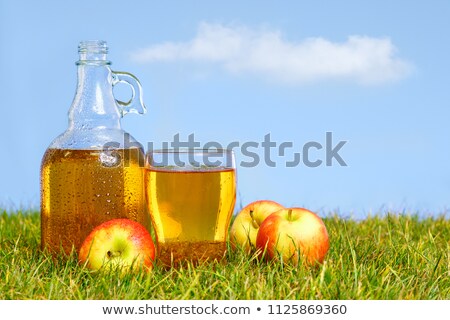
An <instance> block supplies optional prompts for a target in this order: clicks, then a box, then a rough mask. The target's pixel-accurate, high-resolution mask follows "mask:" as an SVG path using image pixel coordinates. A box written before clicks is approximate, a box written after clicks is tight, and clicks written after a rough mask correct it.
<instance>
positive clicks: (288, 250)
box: [256, 208, 330, 265]
mask: <svg viewBox="0 0 450 320" xmlns="http://www.w3.org/2000/svg"><path fill="white" fill-rule="evenodd" d="M329 246H330V244H329V239H328V233H327V229H326V227H325V224H324V223H323V221H322V219H320V218H319V217H318V216H317V215H316V214H315V213H313V212H311V211H309V210H307V209H304V208H289V209H282V210H279V211H277V212H274V213H272V214H271V215H270V216H268V217H267V218H266V219H265V220H264V222H263V223H262V224H261V226H260V227H259V231H258V235H257V237H256V247H257V248H258V249H260V250H261V254H264V256H265V257H267V258H270V259H280V260H282V261H283V262H291V263H293V264H297V263H299V262H300V263H303V264H305V265H315V264H318V263H322V262H323V260H324V258H325V255H326V253H327V251H328V248H329Z"/></svg>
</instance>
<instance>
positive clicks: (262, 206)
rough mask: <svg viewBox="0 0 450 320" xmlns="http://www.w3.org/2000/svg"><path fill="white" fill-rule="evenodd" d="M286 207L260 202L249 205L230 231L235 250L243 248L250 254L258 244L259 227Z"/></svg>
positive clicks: (272, 202)
mask: <svg viewBox="0 0 450 320" xmlns="http://www.w3.org/2000/svg"><path fill="white" fill-rule="evenodd" d="M283 208H284V207H283V206H282V205H281V204H279V203H277V202H274V201H270V200H259V201H255V202H252V203H250V204H248V205H247V206H246V207H244V208H243V209H242V210H241V211H240V212H239V213H238V215H237V216H236V218H235V220H234V222H233V225H232V226H231V229H230V242H231V245H232V247H233V248H236V247H238V246H240V247H242V248H243V249H244V250H245V251H246V252H247V253H250V252H251V251H252V250H253V249H254V248H255V244H256V235H257V233H258V229H259V226H260V225H261V223H262V222H263V221H264V219H265V218H266V217H267V216H269V215H270V214H271V213H273V212H275V211H278V210H280V209H283Z"/></svg>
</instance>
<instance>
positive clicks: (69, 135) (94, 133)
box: [48, 127, 142, 150]
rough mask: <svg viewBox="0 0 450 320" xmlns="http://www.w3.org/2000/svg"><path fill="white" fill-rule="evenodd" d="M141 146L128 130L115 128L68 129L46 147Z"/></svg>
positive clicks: (98, 147) (101, 147) (91, 148)
mask: <svg viewBox="0 0 450 320" xmlns="http://www.w3.org/2000/svg"><path fill="white" fill-rule="evenodd" d="M134 147H138V148H142V145H141V144H140V143H139V142H138V141H137V140H136V139H135V138H134V137H133V136H131V135H130V134H129V133H128V132H126V131H124V130H122V129H117V128H102V127H98V128H92V129H88V130H75V129H68V130H66V131H65V132H63V133H61V134H60V135H59V136H57V137H56V138H55V139H54V140H53V141H52V142H51V143H50V145H49V146H48V149H82V150H102V149H105V148H114V149H129V148H134Z"/></svg>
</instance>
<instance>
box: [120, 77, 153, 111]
mask: <svg viewBox="0 0 450 320" xmlns="http://www.w3.org/2000/svg"><path fill="white" fill-rule="evenodd" d="M119 82H122V83H126V84H128V85H129V86H130V87H131V91H132V96H131V99H130V100H129V101H127V102H125V101H121V100H117V99H115V100H116V103H117V106H118V107H119V111H120V115H121V116H122V117H123V116H124V115H126V114H127V113H138V114H144V113H146V112H147V108H146V107H145V105H144V100H143V98H142V86H141V83H140V82H139V80H138V79H137V78H136V77H135V76H133V75H132V74H131V73H128V72H120V71H112V85H113V87H114V86H115V85H116V84H118V83H119Z"/></svg>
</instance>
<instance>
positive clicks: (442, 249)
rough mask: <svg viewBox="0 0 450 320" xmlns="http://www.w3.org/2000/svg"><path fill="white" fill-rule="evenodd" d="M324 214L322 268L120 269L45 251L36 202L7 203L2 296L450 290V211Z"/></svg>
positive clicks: (303, 295)
mask: <svg viewBox="0 0 450 320" xmlns="http://www.w3.org/2000/svg"><path fill="white" fill-rule="evenodd" d="M324 221H325V224H326V226H327V229H328V232H329V235H330V243H331V247H330V251H329V252H328V255H327V258H326V260H325V262H324V264H323V265H322V266H320V267H318V268H317V269H305V268H303V267H292V266H289V265H281V264H279V263H267V262H260V261H258V260H257V259H256V258H255V257H249V256H247V255H245V254H244V253H242V252H229V253H228V256H227V258H228V262H227V263H224V264H207V265H202V266H198V267H195V268H194V267H188V268H185V269H178V270H175V269H173V270H169V271H167V270H163V269H161V268H159V267H156V268H155V269H154V270H153V271H152V272H151V273H150V274H145V273H138V274H126V275H125V276H123V277H119V276H118V275H117V274H114V273H110V274H98V273H92V272H90V271H89V270H87V269H86V268H83V267H82V266H80V265H78V264H77V261H76V258H75V257H74V256H71V257H61V258H58V259H56V260H54V259H52V258H51V257H50V256H48V255H46V254H43V253H42V252H40V249H39V242H40V222H39V213H38V212H14V213H11V214H7V213H6V212H3V213H0V299H450V271H449V269H450V221H449V220H448V219H446V218H445V217H444V216H441V217H437V218H422V219H421V218H418V217H417V216H405V215H393V214H388V215H386V216H383V217H377V216H375V217H369V218H367V219H365V220H362V221H355V220H351V219H340V218H338V217H337V216H334V217H329V218H326V219H324Z"/></svg>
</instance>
